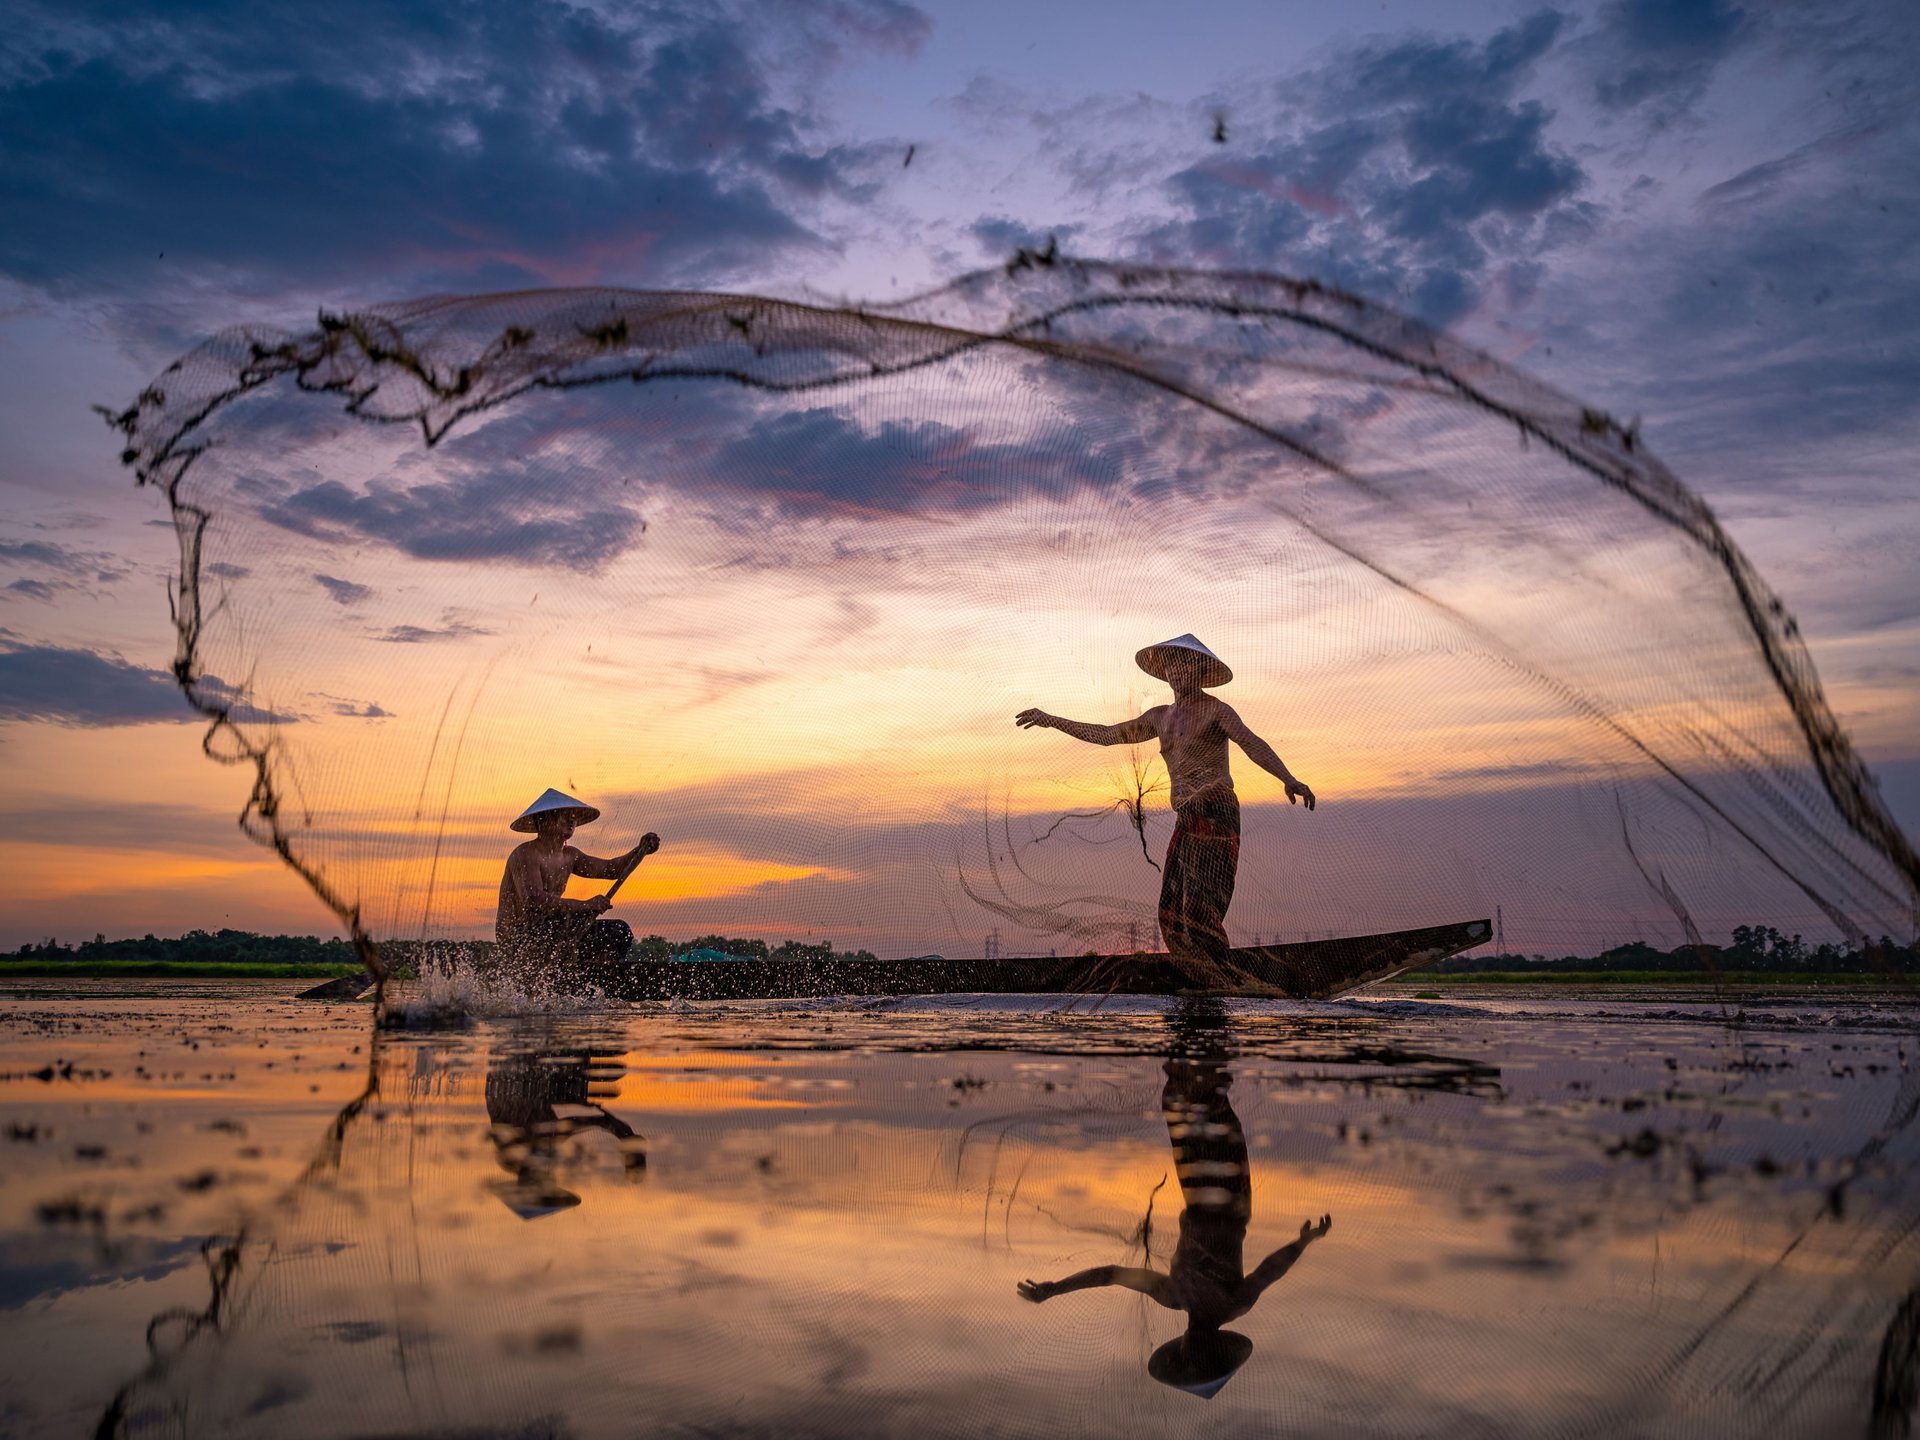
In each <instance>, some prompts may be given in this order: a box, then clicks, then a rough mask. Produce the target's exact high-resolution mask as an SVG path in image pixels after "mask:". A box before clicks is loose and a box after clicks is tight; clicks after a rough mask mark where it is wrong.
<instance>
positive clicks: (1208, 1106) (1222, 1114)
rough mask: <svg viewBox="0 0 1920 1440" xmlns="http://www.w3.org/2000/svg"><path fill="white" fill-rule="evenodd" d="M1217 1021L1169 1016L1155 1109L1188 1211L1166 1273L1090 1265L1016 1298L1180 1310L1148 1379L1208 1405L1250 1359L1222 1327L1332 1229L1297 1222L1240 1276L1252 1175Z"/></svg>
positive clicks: (1217, 1016)
mask: <svg viewBox="0 0 1920 1440" xmlns="http://www.w3.org/2000/svg"><path fill="white" fill-rule="evenodd" d="M1223 1021H1224V1017H1223V1015H1222V1014H1221V1012H1219V1011H1218V1010H1217V1009H1212V1008H1199V1009H1197V1008H1195V1007H1191V1006H1188V1007H1182V1009H1181V1010H1180V1011H1176V1012H1175V1017H1174V1024H1175V1031H1176V1049H1175V1053H1174V1054H1173V1055H1171V1056H1169V1057H1168V1059H1167V1062H1166V1075H1167V1083H1166V1087H1165V1088H1164V1089H1163V1090H1162V1091H1161V1096H1160V1108H1161V1113H1162V1114H1163V1115H1164V1116H1165V1118H1166V1122H1167V1138H1168V1139H1169V1140H1171V1141H1172V1142H1173V1163H1174V1174H1175V1175H1177V1176H1178V1177H1179V1180H1180V1194H1181V1198H1182V1199H1183V1200H1184V1201H1185V1207H1186V1208H1185V1209H1183V1210H1182V1211H1181V1212H1180V1238H1179V1240H1178V1242H1177V1243H1176V1244H1175V1246H1174V1251H1173V1259H1172V1261H1171V1262H1170V1263H1169V1264H1168V1266H1167V1269H1166V1272H1165V1273H1162V1272H1161V1271H1158V1270H1155V1269H1153V1268H1151V1267H1150V1266H1146V1265H1097V1266H1095V1267H1094V1268H1093V1269H1091V1270H1082V1271H1080V1272H1079V1273H1077V1274H1074V1275H1069V1276H1067V1277H1066V1278H1065V1279H1063V1280H1050V1281H1033V1280H1023V1281H1021V1282H1020V1285H1019V1291H1020V1295H1021V1297H1022V1298H1023V1299H1026V1300H1031V1301H1033V1302H1034V1303H1035V1304H1039V1303H1040V1302H1042V1301H1046V1300H1051V1299H1052V1298H1053V1297H1054V1296H1056V1295H1064V1294H1066V1293H1068V1292H1069V1291H1072V1290H1088V1289H1092V1288H1094V1287H1096V1286H1103V1285H1121V1286H1124V1287H1126V1288H1127V1289H1129V1290H1137V1291H1139V1292H1140V1293H1141V1294H1142V1295H1145V1296H1146V1297H1147V1298H1148V1299H1150V1300H1152V1301H1153V1302H1154V1303H1155V1304H1157V1305H1164V1306H1165V1307H1166V1308H1167V1309H1169V1310H1184V1311H1185V1312H1186V1316H1187V1328H1186V1332H1185V1333H1184V1334H1182V1335H1180V1336H1178V1337H1176V1338H1175V1339H1172V1340H1169V1341H1168V1342H1167V1343H1166V1344H1164V1345H1162V1346H1161V1347H1160V1348H1159V1349H1157V1350H1155V1351H1154V1352H1153V1354H1152V1356H1151V1357H1149V1359H1148V1361H1147V1373H1148V1374H1149V1375H1151V1376H1153V1378H1154V1379H1156V1380H1158V1381H1160V1382H1162V1383H1163V1384H1166V1385H1172V1386H1174V1387H1176V1388H1178V1389H1181V1390H1186V1391H1188V1392H1190V1393H1192V1394H1195V1395H1200V1396H1203V1397H1205V1398H1207V1399H1211V1398H1212V1397H1213V1396H1214V1395H1215V1394H1217V1393H1218V1392H1219V1390H1220V1387H1221V1386H1223V1385H1225V1384H1226V1383H1227V1381H1228V1380H1229V1379H1231V1378H1232V1376H1233V1373H1234V1371H1236V1370H1238V1369H1239V1368H1240V1367H1241V1365H1243V1364H1245V1363H1246V1359H1247V1356H1248V1355H1250V1354H1252V1353H1253V1341H1251V1340H1249V1339H1248V1338H1247V1337H1246V1336H1245V1335H1241V1334H1239V1333H1237V1332H1236V1331H1232V1330H1228V1329H1226V1328H1224V1327H1225V1326H1226V1324H1227V1322H1228V1321H1230V1320H1236V1319H1238V1318H1239V1317H1240V1316H1242V1315H1245V1314H1246V1313H1247V1312H1248V1311H1249V1310H1251V1309H1252V1308H1253V1307H1254V1303H1255V1302H1256V1301H1258V1300H1259V1298H1260V1297H1261V1295H1262V1294H1264V1293H1265V1292H1266V1289H1267V1287H1268V1286H1269V1285H1271V1284H1273V1282H1274V1281H1276V1280H1278V1279H1279V1278H1280V1277H1281V1276H1282V1275H1285V1274H1286V1273H1287V1271H1289V1270H1291V1269H1292V1268H1293V1266H1294V1263H1295V1262H1296V1261H1298V1260H1299V1258H1300V1257H1301V1255H1303V1254H1305V1253H1306V1249H1307V1246H1309V1245H1310V1244H1312V1243H1313V1242H1314V1241H1315V1240H1318V1239H1319V1238H1320V1237H1321V1236H1323V1235H1325V1234H1326V1233H1327V1231H1328V1230H1330V1229H1331V1228H1332V1227H1333V1217H1332V1216H1331V1215H1322V1216H1321V1217H1320V1221H1319V1223H1318V1224H1313V1223H1311V1222H1309V1221H1302V1222H1301V1224H1300V1234H1299V1237H1298V1238H1297V1239H1295V1240H1293V1241H1292V1242H1291V1243H1289V1244H1286V1245H1282V1246H1281V1247H1280V1248H1279V1249H1278V1250H1275V1251H1274V1252H1273V1253H1272V1254H1271V1255H1269V1256H1267V1258H1266V1259H1264V1260H1262V1261H1261V1262H1260V1263H1259V1264H1258V1265H1257V1266H1255V1267H1254V1269H1253V1272H1252V1273H1251V1274H1248V1273H1247V1272H1246V1269H1245V1259H1244V1256H1243V1254H1242V1251H1243V1249H1244V1247H1245V1244H1246V1238H1247V1222H1248V1221H1249V1220H1250V1219H1251V1217H1252V1214H1253V1176H1252V1171H1251V1167H1250V1165H1249V1162H1248V1158H1247V1138H1246V1135H1245V1133H1244V1132H1242V1130H1241V1128H1240V1117H1239V1116H1237V1115H1235V1114H1234V1113H1233V1105H1232V1104H1231V1103H1230V1102H1229V1100H1228V1099H1227V1090H1228V1088H1229V1087H1230V1086H1231V1085H1232V1084H1233V1077H1232V1076H1231V1075H1230V1074H1229V1073H1228V1071H1227V1065H1226V1055H1225V1049H1224V1044H1223V1041H1224V1038H1225V1037H1224V1031H1223V1030H1222V1029H1220V1028H1219V1026H1220V1025H1221V1024H1222V1023H1223Z"/></svg>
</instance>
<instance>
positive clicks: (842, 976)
mask: <svg viewBox="0 0 1920 1440" xmlns="http://www.w3.org/2000/svg"><path fill="white" fill-rule="evenodd" d="M1492 932H1493V927H1492V926H1491V925H1490V924H1489V923H1488V922H1487V921H1485V920H1469V921H1463V922H1461V923H1458V924H1454V925H1429V926H1427V927H1425V928H1424V929H1420V930H1392V931H1388V932H1387V933H1385V934H1382V935H1353V936H1348V937H1345V938H1343V939H1337V940H1302V941H1296V942H1294V943H1292V944H1285V945H1251V946H1247V947H1245V948H1242V949H1237V950H1234V951H1232V952H1230V955H1229V958H1228V961H1227V967H1228V968H1229V970H1230V971H1231V972H1232V983H1230V984H1229V985H1226V986H1215V987H1211V989H1210V993H1213V994H1228V995H1287V996H1291V997H1293V998H1295V999H1316V998H1323V997H1325V996H1328V995H1337V994H1339V993H1340V992H1341V991H1343V990H1351V989H1353V988H1354V987H1355V986H1357V985H1364V984H1366V983H1367V982H1369V981H1372V980H1385V979H1388V978H1390V977H1392V976H1394V975H1398V974H1401V973H1403V972H1405V971H1408V970H1417V969H1419V968H1420V967H1421V966H1423V965H1431V964H1432V963H1433V962H1434V961H1436V960H1441V959H1444V958H1445V957H1447V956H1449V955H1452V954H1455V953H1456V952H1458V951H1461V950H1467V949H1471V948H1472V947H1473V946H1475V945H1480V944H1483V943H1485V942H1486V940H1487V939H1488V938H1489V937H1490V936H1491V934H1492ZM602 983H603V984H604V985H605V986H606V987H607V988H608V989H610V990H612V991H614V992H615V993H617V994H619V995H621V996H623V997H625V998H626V999H629V1000H666V999H673V998H676V997H684V998H687V999H692V1000H751V999H786V998H791V997H795V996H803V995H957V994H990V995H1077V994H1094V995H1175V994H1182V993H1191V992H1193V991H1196V990H1199V989H1201V988H1203V987H1201V986H1199V985H1197V984H1196V983H1195V982H1194V980H1193V979H1192V978H1191V975H1190V973H1189V972H1187V971H1185V970H1183V969H1182V968H1181V967H1180V966H1179V965H1178V964H1177V963H1176V962H1175V961H1174V960H1173V959H1172V958H1171V957H1169V956H1167V955H1071V956H1070V955H1063V956H1059V957H1057V958H1056V957H1054V956H1044V957H1038V958H1012V959H1000V960H947V959H943V958H940V957H938V956H930V957H928V958H926V959H921V960H832V961H820V962H808V961H792V960H728V961H725V962H719V961H716V962H713V963H710V964H694V963H690V962H682V961H673V960H648V961H636V962H626V963H622V964H620V965H617V966H614V967H612V968H611V969H610V971H608V972H607V973H606V976H605V977H604V979H602Z"/></svg>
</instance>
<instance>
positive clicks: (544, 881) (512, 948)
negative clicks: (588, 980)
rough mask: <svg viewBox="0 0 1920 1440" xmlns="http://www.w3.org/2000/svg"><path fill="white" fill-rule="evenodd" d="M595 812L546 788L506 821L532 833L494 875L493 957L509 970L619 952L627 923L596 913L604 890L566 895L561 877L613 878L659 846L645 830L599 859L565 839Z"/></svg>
mask: <svg viewBox="0 0 1920 1440" xmlns="http://www.w3.org/2000/svg"><path fill="white" fill-rule="evenodd" d="M599 818H600V812H599V811H598V810H596V809H595V808H594V807H593V806H591V805H587V804H583V803H582V802H581V801H578V800H576V799H574V798H573V797H572V796H571V795H564V794H562V793H561V792H560V791H558V790H549V791H547V792H546V794H544V795H542V796H541V797H540V798H539V799H538V800H536V801H534V802H533V804H531V805H529V806H528V807H527V808H526V809H525V810H523V811H521V813H520V816H519V818H518V819H516V820H515V821H514V822H513V825H512V827H511V828H513V829H515V830H518V831H520V832H521V833H522V834H527V833H531V834H532V835H533V837H534V838H533V839H531V840H529V841H527V842H526V843H525V844H524V845H521V846H519V847H517V848H516V849H515V850H514V852H513V854H511V855H509V856H508V857H507V869H506V873H505V874H504V875H502V876H501V878H500V908H499V910H498V912H497V913H496V915H495V918H494V925H493V936H494V939H495V941H496V942H498V946H499V950H498V955H497V963H498V964H499V965H500V966H501V967H502V968H504V969H506V970H508V971H510V972H513V973H521V974H526V973H547V974H556V975H564V974H570V973H579V972H582V971H586V972H591V970H592V969H594V968H595V967H597V966H601V965H607V964H611V963H612V962H614V961H616V960H619V959H621V958H622V957H624V956H625V955H626V953H627V951H628V950H629V949H631V948H632V946H633V930H632V929H631V928H630V927H629V926H628V925H627V922H626V921H624V920H602V919H600V918H599V917H600V916H601V915H604V914H605V913H606V911H607V909H608V908H609V906H610V904H611V902H610V901H609V900H608V899H607V897H606V896H604V895H595V896H592V897H591V898H589V899H585V900H569V899H567V898H566V892H567V880H568V878H569V877H570V876H573V875H578V876H580V877H581V878H582V879H585V880H619V879H622V878H624V877H625V876H626V875H627V874H628V872H630V871H631V870H632V869H633V868H634V866H636V865H638V864H639V863H640V862H641V860H643V859H644V858H646V857H647V856H648V855H651V854H653V852H654V851H656V850H658V849H659V848H660V837H659V836H658V835H654V834H647V835H645V836H642V837H641V840H640V843H639V844H638V845H636V846H634V847H633V848H632V849H631V850H629V851H627V852H626V853H625V854H624V855H616V856H614V857H613V858H612V859H611V860H602V859H600V858H599V857H598V856H595V855H587V854H583V853H582V852H580V851H578V850H576V849H574V848H573V847H572V846H571V845H569V844H568V843H567V841H569V840H570V839H572V838H573V832H574V830H575V829H576V828H577V827H578V826H581V825H586V824H590V823H591V822H593V821H595V820H598V819H599Z"/></svg>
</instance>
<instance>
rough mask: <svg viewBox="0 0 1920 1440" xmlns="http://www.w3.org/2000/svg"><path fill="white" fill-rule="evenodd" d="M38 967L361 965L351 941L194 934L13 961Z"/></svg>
mask: <svg viewBox="0 0 1920 1440" xmlns="http://www.w3.org/2000/svg"><path fill="white" fill-rule="evenodd" d="M8 958H9V959H11V960H14V961H28V962H32V963H36V964H37V963H42V962H55V963H58V962H63V961H74V962H77V963H80V964H98V963H99V962H101V961H109V960H110V961H117V962H131V963H134V964H140V965H314V966H323V965H331V966H340V965H354V964H357V963H359V958H360V957H359V956H357V955H356V954H354V951H353V944H352V942H351V941H347V940H322V939H320V937H319V936H317V935H256V934H254V933H253V932H252V931H251V930H189V931H188V932H187V933H186V934H184V935H180V936H158V935H146V936H143V937H141V938H140V939H138V940H109V939H107V937H106V936H104V935H95V936H94V937H93V939H91V940H83V941H81V942H80V943H79V944H78V945H74V944H66V945H62V944H61V943H60V942H59V941H58V940H42V941H40V942H39V943H38V944H26V945H22V946H21V947H20V948H19V949H18V950H16V951H14V952H13V954H12V955H11V956H9V957H8Z"/></svg>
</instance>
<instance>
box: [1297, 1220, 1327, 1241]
mask: <svg viewBox="0 0 1920 1440" xmlns="http://www.w3.org/2000/svg"><path fill="white" fill-rule="evenodd" d="M1332 1228H1333V1216H1331V1215H1322V1216H1321V1217H1320V1223H1319V1224H1318V1225H1315V1224H1313V1223H1312V1222H1310V1221H1307V1220H1302V1221H1301V1222H1300V1238H1301V1240H1303V1241H1305V1240H1318V1239H1319V1238H1320V1237H1321V1236H1322V1235H1324V1234H1326V1233H1327V1231H1329V1230H1331V1229H1332Z"/></svg>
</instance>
